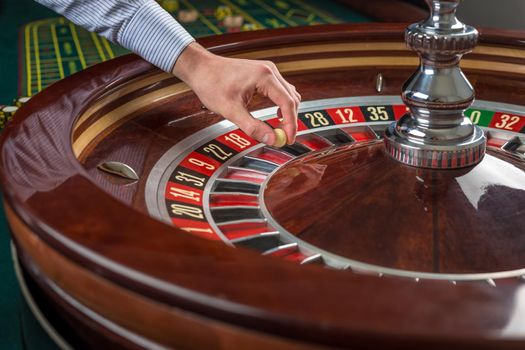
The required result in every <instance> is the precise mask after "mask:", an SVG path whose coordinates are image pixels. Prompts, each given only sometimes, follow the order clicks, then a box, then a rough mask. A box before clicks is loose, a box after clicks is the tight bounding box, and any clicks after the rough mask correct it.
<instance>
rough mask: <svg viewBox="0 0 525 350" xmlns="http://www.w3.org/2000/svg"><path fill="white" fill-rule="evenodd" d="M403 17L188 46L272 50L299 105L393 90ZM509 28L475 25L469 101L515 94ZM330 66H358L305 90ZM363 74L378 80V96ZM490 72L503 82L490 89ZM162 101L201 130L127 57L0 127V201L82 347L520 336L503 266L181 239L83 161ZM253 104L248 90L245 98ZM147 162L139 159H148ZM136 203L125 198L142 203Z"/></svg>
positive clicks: (432, 341)
mask: <svg viewBox="0 0 525 350" xmlns="http://www.w3.org/2000/svg"><path fill="white" fill-rule="evenodd" d="M403 28H404V27H403V26H399V25H374V26H372V27H371V28H369V26H368V25H340V26H323V27H311V28H294V29H285V30H277V31H261V32H254V33H240V34H234V35H225V36H221V37H214V38H207V39H203V40H202V41H201V42H202V44H203V45H205V46H207V47H209V48H210V49H211V50H213V51H215V52H217V53H220V54H224V55H230V56H237V57H247V58H267V59H272V60H274V61H276V62H277V64H278V66H279V67H280V69H281V70H282V71H283V73H284V74H285V75H286V76H287V77H289V79H291V80H292V82H293V83H294V84H295V85H296V86H297V87H298V88H299V90H300V91H301V92H302V94H303V100H313V99H322V98H329V97H333V96H334V95H338V96H345V95H347V96H363V95H365V96H366V95H382V94H383V95H397V94H398V92H399V88H400V85H401V83H402V82H403V80H404V79H406V77H407V76H408V74H409V73H410V71H411V70H413V68H414V66H415V65H416V64H417V59H416V58H415V57H414V56H413V55H412V54H411V53H410V52H408V51H406V50H405V48H404V43H403V41H402V40H403V36H402V33H403ZM521 38H522V37H520V36H519V35H518V34H516V33H504V32H492V31H487V32H484V34H483V36H482V44H481V46H480V47H479V48H478V49H477V51H476V52H475V53H474V54H472V55H470V56H469V57H468V58H467V59H466V60H465V62H464V67H465V69H466V71H467V72H468V73H469V74H472V76H473V77H474V78H473V80H474V83H475V85H476V87H477V91H478V97H480V98H482V99H495V100H496V101H501V102H504V103H512V104H516V103H518V101H519V100H520V98H521V97H522V96H523V93H524V92H525V90H524V89H525V84H524V83H523V82H522V81H521V80H522V79H523V75H524V74H525V68H524V67H525V65H524V63H525V47H524V45H523V42H522V41H521ZM343 70H347V71H348V72H350V73H351V74H353V75H354V76H355V77H358V78H357V79H356V81H355V82H354V83H353V84H352V85H346V86H345V85H341V83H334V82H332V81H327V80H324V84H325V88H323V89H319V86H318V88H314V87H312V86H311V85H312V83H311V81H310V80H309V79H314V77H315V76H317V77H318V79H319V80H317V81H316V83H319V82H322V81H323V79H322V77H323V76H325V75H326V76H330V74H332V76H335V75H337V74H339V72H340V71H343ZM378 72H381V73H382V74H383V75H384V77H385V80H386V84H385V86H384V88H383V90H382V91H381V92H380V93H379V92H377V91H376V84H375V83H374V82H375V78H376V76H377V73H378ZM489 72H490V74H488V73H489ZM350 73H348V74H350ZM485 76H487V78H484V77H485ZM499 79H502V81H503V80H504V81H505V82H506V83H505V84H502V85H501V89H500V90H498V91H495V90H494V89H493V87H494V86H496V85H498V84H499ZM345 89H346V90H345ZM172 99H181V100H183V101H184V102H185V103H184V104H183V106H182V107H181V108H182V111H181V112H180V113H181V116H183V115H184V113H186V115H185V116H186V117H187V118H189V119H188V120H189V124H188V125H189V126H188V127H189V131H188V134H191V133H193V132H196V131H198V129H199V128H203V126H200V127H198V128H195V127H194V129H191V125H192V124H191V123H192V121H193V120H196V121H200V122H202V120H203V116H204V117H206V118H208V119H206V120H207V122H205V123H208V124H209V125H211V124H213V123H216V122H218V121H220V118H218V117H217V116H206V113H207V112H206V111H202V110H201V109H200V105H199V104H198V101H197V100H196V99H195V97H194V96H193V95H192V94H191V93H190V92H189V91H188V89H187V87H186V86H185V85H184V84H181V83H180V82H179V81H177V79H175V78H173V77H169V76H168V75H166V74H164V73H160V72H159V71H158V70H157V69H155V68H154V67H152V66H151V65H149V64H148V63H146V62H144V61H143V60H141V59H139V58H138V57H136V56H133V55H129V56H125V57H122V58H118V59H115V60H112V61H110V62H106V63H103V64H100V65H97V66H94V67H92V68H90V69H87V70H86V71H83V72H81V73H78V74H76V75H74V76H72V77H70V78H67V79H64V80H63V81H60V82H58V83H56V84H54V85H53V86H52V87H50V88H48V89H46V90H45V91H44V92H42V93H40V94H39V95H37V96H35V97H34V98H33V99H31V101H30V102H29V103H28V104H27V105H26V106H24V107H23V108H22V109H21V110H20V111H19V113H18V114H17V118H15V120H14V122H13V123H11V124H10V125H9V127H8V128H7V129H6V131H5V132H4V135H3V137H2V151H1V157H2V163H1V171H0V173H1V181H2V185H3V189H4V202H5V206H6V212H7V217H8V220H9V223H10V227H11V231H12V233H13V238H14V241H15V243H16V246H17V249H18V252H19V255H20V258H21V261H22V264H23V265H24V266H25V268H26V269H27V271H28V272H29V273H30V275H31V276H32V277H33V278H34V279H35V280H36V281H37V283H38V285H39V286H40V288H42V289H43V290H44V291H45V293H46V295H48V297H49V298H50V299H51V300H52V301H53V303H54V304H55V305H56V308H57V310H60V313H61V314H62V315H63V317H65V318H66V319H67V320H68V321H69V322H71V323H72V324H74V325H75V326H76V327H77V329H79V336H80V337H81V338H82V340H83V341H84V342H86V344H88V345H91V346H95V345H96V344H98V345H100V344H108V345H112V346H117V345H118V346H123V347H146V348H148V347H153V346H166V347H184V348H219V347H226V348H233V347H236V348H268V347H272V348H296V347H312V348H316V347H355V348H362V347H365V346H366V347H367V348H384V347H389V348H420V347H422V346H425V347H426V348H441V347H446V346H450V345H458V344H460V345H461V347H462V348H477V349H479V348H498V349H502V348H519V347H520V346H523V341H524V339H523V336H524V334H525V323H523V322H521V323H520V322H518V321H517V320H519V319H520V317H523V315H524V312H525V311H523V310H524V309H523V306H520V305H521V303H520V299H522V298H523V297H522V296H521V297H520V294H521V293H520V292H521V290H522V289H523V285H522V282H521V281H520V280H519V279H518V278H515V276H513V277H512V278H502V279H501V280H499V281H498V286H497V288H495V287H494V286H493V285H492V284H491V283H486V282H485V281H473V282H468V283H458V284H457V285H456V284H453V283H450V282H451V281H434V280H425V281H419V283H417V282H416V281H414V280H413V279H406V278H398V277H388V278H381V277H379V276H377V275H369V274H360V273H353V272H349V271H336V270H332V269H326V268H320V267H316V266H300V265H297V264H292V263H290V262H286V261H282V260H279V259H273V258H268V257H264V256H260V255H259V254H257V253H255V252H252V251H248V250H245V249H232V248H231V247H228V246H226V245H224V244H221V243H220V242H214V241H210V240H205V239H202V238H199V237H194V236H192V235H189V234H188V233H187V232H184V231H181V230H179V229H177V228H174V227H171V226H169V225H166V224H165V223H162V222H161V221H159V220H156V219H154V218H152V217H151V216H149V215H147V214H146V212H144V211H140V210H135V209H133V208H132V207H133V206H135V205H134V204H130V203H123V202H122V200H121V199H117V198H116V197H115V195H112V194H110V193H108V192H107V191H105V190H103V189H102V188H101V186H99V185H98V184H97V181H96V180H94V178H93V173H92V172H90V171H88V170H87V169H86V167H85V164H86V162H87V160H86V159H89V156H90V154H91V153H92V152H93V150H96V149H97V147H98V145H99V144H100V143H101V142H103V140H104V139H105V138H106V137H108V136H109V135H111V133H112V132H114V131H115V130H117V129H118V128H119V126H121V125H123V123H126V122H129V121H130V120H133V118H137V117H138V116H140V114H141V113H143V114H147V113H148V110H152V109H154V108H157V107H158V108H163V106H164V108H165V106H166V101H172ZM266 106H268V102H267V101H263V100H256V101H254V103H253V105H252V106H251V108H252V109H254V110H255V109H260V108H263V107H266ZM192 118H193V119H192ZM181 138H182V136H181ZM173 142H175V141H173V140H172V143H173ZM151 158H152V160H151V161H150V164H149V170H151V168H152V167H153V165H154V163H155V161H156V159H158V158H159V157H158V155H155V154H153V155H152V156H151ZM79 159H80V161H79ZM143 186H145V185H144V184H143ZM142 191H144V189H143V188H142ZM137 201H138V202H140V203H139V204H136V206H135V208H139V209H140V207H141V206H143V202H144V199H143V198H142V199H139V200H137Z"/></svg>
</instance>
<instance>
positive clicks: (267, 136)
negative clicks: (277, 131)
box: [261, 134, 270, 144]
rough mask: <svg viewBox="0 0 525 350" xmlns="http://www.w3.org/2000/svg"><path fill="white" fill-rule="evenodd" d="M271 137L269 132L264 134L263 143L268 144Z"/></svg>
mask: <svg viewBox="0 0 525 350" xmlns="http://www.w3.org/2000/svg"><path fill="white" fill-rule="evenodd" d="M269 138H270V135H268V134H264V136H263V138H262V140H261V141H262V143H266V144H267V143H268V139H269Z"/></svg>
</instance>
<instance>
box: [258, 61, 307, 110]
mask: <svg viewBox="0 0 525 350" xmlns="http://www.w3.org/2000/svg"><path fill="white" fill-rule="evenodd" d="M266 64H268V66H269V67H270V68H271V69H272V71H273V73H274V74H275V76H276V77H277V79H279V81H280V82H281V84H283V86H285V87H286V89H287V90H288V92H289V93H290V95H291V96H292V97H295V98H296V99H297V102H298V105H299V103H300V102H301V100H302V97H301V95H300V94H299V93H298V92H297V89H296V88H295V86H293V85H292V84H290V83H288V82H287V81H286V79H284V77H283V76H282V74H281V72H279V69H277V66H276V65H275V64H274V63H273V62H271V61H267V63H266Z"/></svg>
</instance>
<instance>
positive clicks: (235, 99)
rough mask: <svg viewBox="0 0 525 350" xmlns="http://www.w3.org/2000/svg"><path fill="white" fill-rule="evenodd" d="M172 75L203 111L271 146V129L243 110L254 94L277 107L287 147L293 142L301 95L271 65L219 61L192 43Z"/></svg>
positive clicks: (272, 136) (221, 58)
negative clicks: (216, 114)
mask: <svg viewBox="0 0 525 350" xmlns="http://www.w3.org/2000/svg"><path fill="white" fill-rule="evenodd" d="M173 74H174V75H176V76H177V77H179V78H180V79H182V80H183V81H184V82H186V83H187V84H188V85H189V86H190V87H191V88H192V89H193V91H194V92H195V93H196V94H197V96H198V97H199V98H200V100H201V102H202V103H203V104H204V106H206V108H208V109H209V110H211V111H213V112H215V113H218V114H220V115H222V116H223V117H224V118H226V119H228V120H230V121H231V122H233V123H235V124H236V125H237V126H239V128H241V130H243V131H244V132H245V133H246V134H248V135H249V136H251V137H253V138H254V139H256V140H258V141H260V142H263V143H266V144H268V145H275V144H276V143H278V140H277V139H276V135H275V133H274V131H273V130H272V128H271V127H270V126H268V125H267V124H265V123H263V122H262V121H260V120H257V119H255V118H253V117H252V115H251V114H250V113H249V112H248V109H247V106H248V103H249V102H250V100H251V99H252V97H253V96H254V95H255V94H256V93H259V94H262V95H264V96H266V97H268V98H269V99H270V100H272V101H273V103H275V104H276V105H277V106H278V107H279V109H278V116H279V117H281V118H282V125H281V128H282V129H283V130H284V131H285V133H286V136H287V142H288V144H292V143H293V142H294V141H295V135H296V133H297V109H298V107H299V103H300V102H301V95H299V93H298V92H297V90H296V89H295V87H294V86H293V85H291V84H289V83H288V82H287V81H286V80H285V79H284V78H283V77H282V75H281V73H280V72H279V70H278V69H277V67H276V66H275V64H273V63H272V62H269V61H254V60H243V59H234V58H225V57H220V56H217V55H214V54H212V53H210V52H209V51H207V50H206V49H204V48H203V47H202V46H200V45H199V44H197V43H192V44H191V45H189V46H188V47H187V48H186V49H185V50H184V52H183V53H182V54H181V56H180V57H179V59H178V60H177V63H176V64H175V67H174V68H173Z"/></svg>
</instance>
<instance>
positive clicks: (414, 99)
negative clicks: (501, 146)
mask: <svg viewBox="0 0 525 350" xmlns="http://www.w3.org/2000/svg"><path fill="white" fill-rule="evenodd" d="M426 2H427V3H428V5H429V7H430V17H429V18H428V19H427V20H425V21H423V22H420V23H416V24H412V25H410V26H409V27H408V28H407V29H406V32H405V41H406V43H407V46H408V47H409V48H410V49H412V50H413V51H415V52H417V54H418V55H419V57H420V66H419V68H418V69H417V71H416V72H415V73H414V74H413V75H412V76H411V77H410V79H409V80H408V81H407V82H406V83H405V86H404V87H403V93H402V98H403V101H404V102H405V104H406V105H407V106H408V108H409V110H410V112H409V113H407V114H406V115H404V116H403V117H402V118H401V119H400V120H399V121H397V122H396V123H393V124H392V125H390V126H389V127H388V129H387V130H386V132H385V144H386V149H387V152H388V153H389V154H390V155H391V156H392V157H393V158H395V159H397V160H398V161H400V162H402V163H405V164H407V165H411V166H416V167H422V168H433V169H457V168H463V167H468V166H471V165H474V164H476V163H478V162H480V161H481V159H483V155H484V154H485V144H486V140H485V135H484V133H483V131H482V130H481V129H480V128H479V127H477V126H475V125H473V124H472V122H471V121H470V119H468V118H467V117H465V114H464V112H465V110H466V109H467V108H468V107H469V106H470V105H471V104H472V103H473V102H474V88H473V87H472V85H471V84H470V83H469V81H468V80H467V78H466V77H465V75H464V74H463V72H462V71H461V69H460V67H459V62H460V60H461V57H462V56H463V55H464V54H466V53H468V52H471V51H472V50H473V49H474V48H475V47H476V45H477V42H478V37H479V34H478V31H477V30H476V29H475V28H473V27H471V26H467V25H465V24H463V23H461V22H460V21H459V20H458V19H457V18H456V9H457V7H458V5H459V3H460V2H461V0H426Z"/></svg>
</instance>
